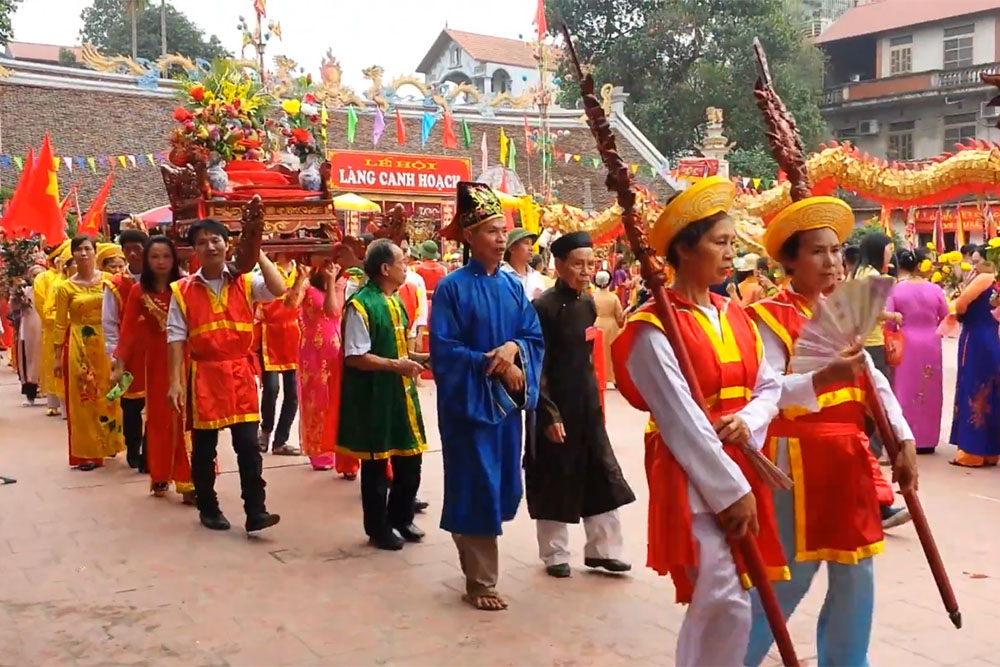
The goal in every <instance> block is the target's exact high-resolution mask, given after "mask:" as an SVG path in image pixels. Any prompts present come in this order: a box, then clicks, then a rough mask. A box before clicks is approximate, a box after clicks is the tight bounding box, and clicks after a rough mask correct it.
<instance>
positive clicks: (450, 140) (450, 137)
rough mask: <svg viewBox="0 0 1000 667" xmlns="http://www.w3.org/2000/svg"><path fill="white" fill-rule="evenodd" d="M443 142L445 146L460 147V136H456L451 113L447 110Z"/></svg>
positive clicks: (442, 134)
mask: <svg viewBox="0 0 1000 667" xmlns="http://www.w3.org/2000/svg"><path fill="white" fill-rule="evenodd" d="M441 143H443V144H444V147H445V148H458V138H457V137H456V136H455V128H454V127H452V124H451V114H450V113H448V112H447V111H446V112H445V114H444V130H443V131H442V132H441Z"/></svg>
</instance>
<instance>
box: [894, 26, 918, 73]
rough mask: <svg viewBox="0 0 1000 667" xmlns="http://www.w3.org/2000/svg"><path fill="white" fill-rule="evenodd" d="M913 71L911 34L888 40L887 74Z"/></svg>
mask: <svg viewBox="0 0 1000 667" xmlns="http://www.w3.org/2000/svg"><path fill="white" fill-rule="evenodd" d="M912 71H913V35H905V36H903V37H893V38H892V39H890V40H889V75H890V76H892V75H895V74H907V73H909V72H912Z"/></svg>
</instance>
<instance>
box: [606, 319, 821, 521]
mask: <svg viewBox="0 0 1000 667" xmlns="http://www.w3.org/2000/svg"><path fill="white" fill-rule="evenodd" d="M700 310H701V311H702V312H703V313H705V315H706V316H707V317H708V318H709V321H710V322H711V323H712V325H713V326H714V327H715V329H716V331H717V332H719V335H720V336H721V335H722V325H721V321H720V319H719V311H718V310H716V308H715V307H713V306H708V307H701V308H700ZM626 365H627V367H628V372H629V376H630V377H631V379H632V382H633V383H634V384H635V386H636V388H637V389H638V390H639V392H640V393H641V394H642V396H643V398H644V399H645V401H646V404H647V405H648V406H649V408H650V411H651V412H652V415H653V419H655V420H656V423H657V425H658V426H659V427H660V428H661V429H663V430H664V431H667V430H669V433H670V436H669V438H664V439H663V441H664V442H665V443H666V446H667V447H668V448H669V449H670V452H671V454H673V455H674V458H675V459H676V460H677V462H678V463H679V464H680V466H681V468H683V469H684V472H685V473H686V474H687V478H688V497H689V502H690V505H691V511H692V512H693V513H695V514H698V513H705V512H713V513H718V512H721V511H722V510H724V509H726V508H727V507H729V506H730V505H732V504H733V503H735V502H736V501H737V500H739V499H740V498H742V497H743V496H745V495H746V494H747V493H749V492H750V484H749V483H748V482H747V480H746V477H744V476H743V472H742V471H741V470H740V468H739V466H738V465H736V462H735V461H733V460H732V459H731V458H730V457H729V455H728V454H726V453H725V451H724V450H723V449H722V442H721V441H720V440H719V438H718V436H716V435H715V429H714V428H712V424H711V423H710V422H709V421H708V417H707V416H706V415H705V413H704V412H703V411H702V409H701V408H700V407H699V406H698V404H697V403H696V402H695V400H694V397H692V396H691V389H690V387H688V384H687V381H686V380H685V379H684V375H683V374H682V373H681V370H680V366H679V364H678V363H677V356H676V355H675V354H674V350H673V348H671V347H670V342H669V341H668V340H667V337H666V336H665V335H664V334H663V333H662V332H661V331H659V330H657V329H655V328H654V327H641V328H640V329H639V330H638V332H637V333H636V336H635V343H634V345H633V347H632V350H631V352H630V354H629V357H628V361H627V362H626ZM800 377H804V376H800ZM802 382H803V381H802V380H797V381H795V382H793V384H792V386H791V387H789V388H788V391H790V392H792V393H793V394H796V395H797V394H798V393H800V392H802V391H803V388H802V387H801V386H800V384H801V383H802ZM811 382H812V380H811V378H809V383H810V386H811ZM782 391H783V389H782V386H781V383H780V382H779V380H778V376H777V375H775V373H774V371H773V370H772V369H771V367H770V366H769V365H768V363H767V359H766V358H765V359H762V360H761V363H760V367H759V369H758V371H757V379H756V382H755V384H754V390H753V397H752V398H751V400H750V402H749V403H747V404H746V405H745V406H744V407H743V409H742V410H740V411H739V412H738V413H737V414H738V415H739V416H740V417H741V418H742V419H743V421H745V422H746V424H747V427H748V428H749V429H750V434H751V436H750V437H751V441H752V442H753V444H754V446H755V447H757V449H760V448H761V447H762V446H763V445H764V442H765V440H766V438H767V427H768V426H769V425H770V423H771V420H772V419H773V418H774V417H775V416H776V415H777V414H778V401H779V399H780V398H781V395H782Z"/></svg>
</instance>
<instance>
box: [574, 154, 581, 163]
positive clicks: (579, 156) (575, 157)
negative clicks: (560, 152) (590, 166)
mask: <svg viewBox="0 0 1000 667" xmlns="http://www.w3.org/2000/svg"><path fill="white" fill-rule="evenodd" d="M582 159H583V156H581V155H574V156H573V161H574V162H579V161H580V160H582Z"/></svg>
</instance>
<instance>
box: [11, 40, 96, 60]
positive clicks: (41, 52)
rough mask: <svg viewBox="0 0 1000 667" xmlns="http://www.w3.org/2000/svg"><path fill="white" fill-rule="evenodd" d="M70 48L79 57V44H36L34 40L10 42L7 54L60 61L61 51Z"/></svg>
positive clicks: (17, 57)
mask: <svg viewBox="0 0 1000 667" xmlns="http://www.w3.org/2000/svg"><path fill="white" fill-rule="evenodd" d="M62 49H69V50H70V51H72V52H73V53H74V54H76V56H77V57H79V55H80V51H81V49H80V47H79V46H60V45H59V44H36V43H34V42H8V43H7V52H6V56H7V57H8V58H14V59H15V60H34V61H37V62H47V63H58V62H59V51H61V50H62Z"/></svg>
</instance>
